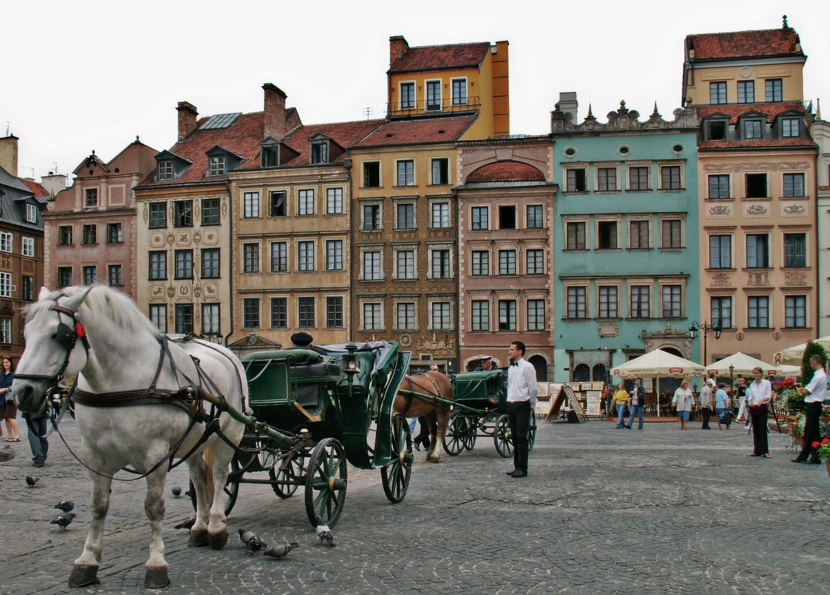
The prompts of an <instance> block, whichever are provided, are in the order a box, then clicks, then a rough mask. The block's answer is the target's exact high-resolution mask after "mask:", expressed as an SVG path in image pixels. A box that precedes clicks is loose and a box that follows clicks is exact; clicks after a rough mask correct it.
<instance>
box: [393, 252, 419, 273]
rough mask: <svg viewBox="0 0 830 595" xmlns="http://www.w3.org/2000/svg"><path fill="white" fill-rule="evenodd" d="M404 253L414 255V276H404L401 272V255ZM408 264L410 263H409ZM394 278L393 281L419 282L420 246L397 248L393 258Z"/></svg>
mask: <svg viewBox="0 0 830 595" xmlns="http://www.w3.org/2000/svg"><path fill="white" fill-rule="evenodd" d="M403 253H411V254H412V275H411V276H404V275H402V274H401V270H400V266H399V264H400V262H399V261H398V257H399V255H401V254H403ZM407 264H408V263H407ZM392 278H393V279H400V280H402V281H417V280H418V245H417V244H412V245H407V246H395V249H394V254H393V257H392Z"/></svg>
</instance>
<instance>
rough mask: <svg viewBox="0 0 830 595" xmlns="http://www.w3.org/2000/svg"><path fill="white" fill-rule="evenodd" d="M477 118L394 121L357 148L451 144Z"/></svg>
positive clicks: (361, 142) (457, 117) (470, 116)
mask: <svg viewBox="0 0 830 595" xmlns="http://www.w3.org/2000/svg"><path fill="white" fill-rule="evenodd" d="M477 117H478V116H476V115H469V116H454V117H445V118H424V119H411V120H392V121H391V122H387V123H386V124H384V125H383V126H381V127H380V128H378V129H377V130H375V131H374V132H372V134H370V135H369V136H367V137H366V138H365V139H363V140H362V141H360V142H359V143H357V144H356V146H357V147H359V148H363V147H383V146H396V145H418V144H430V143H451V142H454V141H456V140H458V139H459V138H461V135H462V134H464V133H465V132H466V131H467V129H468V128H469V127H470V126H471V125H472V123H473V122H474V121H475V119H476V118H477Z"/></svg>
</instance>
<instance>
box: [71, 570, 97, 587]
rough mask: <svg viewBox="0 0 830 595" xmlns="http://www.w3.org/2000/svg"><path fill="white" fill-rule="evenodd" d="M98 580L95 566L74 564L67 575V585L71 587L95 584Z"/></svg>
mask: <svg viewBox="0 0 830 595" xmlns="http://www.w3.org/2000/svg"><path fill="white" fill-rule="evenodd" d="M100 582H101V581H100V580H98V567H97V566H74V567H73V568H72V574H70V575H69V586H70V587H72V588H75V587H86V586H87V585H97V584H98V583H100Z"/></svg>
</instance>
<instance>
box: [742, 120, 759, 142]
mask: <svg viewBox="0 0 830 595" xmlns="http://www.w3.org/2000/svg"><path fill="white" fill-rule="evenodd" d="M743 124H744V126H743V128H744V138H745V139H747V140H749V139H759V138H763V127H764V126H763V122H762V121H761V120H754V119H753V120H744V123H743Z"/></svg>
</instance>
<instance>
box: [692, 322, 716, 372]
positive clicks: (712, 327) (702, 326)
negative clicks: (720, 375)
mask: <svg viewBox="0 0 830 595" xmlns="http://www.w3.org/2000/svg"><path fill="white" fill-rule="evenodd" d="M722 330H723V329H722V328H721V326H720V321H715V323H714V324H709V323H707V322H702V323H701V322H692V326H691V327H690V328H689V336H690V337H691V338H692V341H694V340H695V338H697V333H698V331H700V332H702V333H703V367H706V365H707V362H706V347H707V343H708V339H709V331H712V332H713V333H714V334H715V339H716V340H717V339H720V334H721V331H722Z"/></svg>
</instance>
